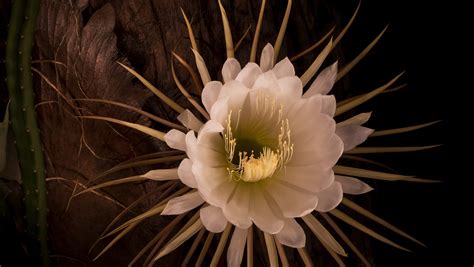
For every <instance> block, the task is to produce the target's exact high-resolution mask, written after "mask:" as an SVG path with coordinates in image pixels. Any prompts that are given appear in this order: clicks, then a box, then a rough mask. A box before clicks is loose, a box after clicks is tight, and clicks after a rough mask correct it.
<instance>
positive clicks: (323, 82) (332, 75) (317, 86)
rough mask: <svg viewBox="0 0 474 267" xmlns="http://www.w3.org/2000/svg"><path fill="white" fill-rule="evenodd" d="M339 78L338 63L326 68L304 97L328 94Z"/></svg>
mask: <svg viewBox="0 0 474 267" xmlns="http://www.w3.org/2000/svg"><path fill="white" fill-rule="evenodd" d="M336 77H337V61H336V62H335V63H334V64H332V65H331V66H329V67H327V68H325V69H324V70H323V71H322V72H321V73H320V74H319V75H318V77H316V79H315V80H314V82H313V83H312V84H311V86H310V87H309V89H308V91H306V93H304V95H303V97H305V98H306V97H311V96H313V95H317V94H321V95H326V94H328V93H329V92H330V91H331V89H332V87H333V86H334V83H335V82H336Z"/></svg>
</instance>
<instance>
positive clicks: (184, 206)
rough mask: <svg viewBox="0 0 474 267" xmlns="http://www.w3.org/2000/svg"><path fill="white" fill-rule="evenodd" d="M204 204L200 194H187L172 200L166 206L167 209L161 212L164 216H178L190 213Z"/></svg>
mask: <svg viewBox="0 0 474 267" xmlns="http://www.w3.org/2000/svg"><path fill="white" fill-rule="evenodd" d="M202 203H204V199H202V197H201V195H199V192H197V191H196V192H192V193H187V194H185V195H182V196H179V197H175V198H172V199H170V200H169V201H168V203H167V204H166V207H165V209H164V210H163V212H161V214H162V215H177V214H182V213H185V212H187V211H190V210H192V209H194V208H196V207H197V206H199V205H201V204H202Z"/></svg>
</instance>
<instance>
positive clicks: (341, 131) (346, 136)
mask: <svg viewBox="0 0 474 267" xmlns="http://www.w3.org/2000/svg"><path fill="white" fill-rule="evenodd" d="M373 132H374V130H373V129H370V128H367V127H363V126H359V125H353V124H352V125H344V126H342V127H336V134H337V136H339V137H340V138H341V140H342V142H343V143H344V151H349V150H351V149H353V148H354V147H356V146H358V145H360V144H362V143H364V142H365V140H367V137H369V135H371V134H372V133H373Z"/></svg>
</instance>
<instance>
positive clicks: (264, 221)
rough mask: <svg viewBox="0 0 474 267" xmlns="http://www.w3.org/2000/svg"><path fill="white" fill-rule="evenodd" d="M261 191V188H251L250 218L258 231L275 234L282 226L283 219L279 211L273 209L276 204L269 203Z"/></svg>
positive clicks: (275, 208)
mask: <svg viewBox="0 0 474 267" xmlns="http://www.w3.org/2000/svg"><path fill="white" fill-rule="evenodd" d="M262 191H263V190H261V188H257V187H255V186H254V187H253V188H252V192H251V193H250V196H251V200H250V201H251V205H250V218H251V219H252V221H253V222H254V223H255V225H257V227H258V228H260V230H262V231H264V232H267V233H269V234H276V233H278V232H280V231H281V229H282V228H283V226H284V222H283V218H282V217H281V214H280V211H279V210H278V209H277V207H275V205H276V204H275V205H273V203H269V201H267V199H266V197H265V196H264V194H265V192H262ZM270 201H271V200H270Z"/></svg>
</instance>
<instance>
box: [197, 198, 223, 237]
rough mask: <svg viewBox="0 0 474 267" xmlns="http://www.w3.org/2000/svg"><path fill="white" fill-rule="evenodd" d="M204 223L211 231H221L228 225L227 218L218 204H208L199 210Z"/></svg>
mask: <svg viewBox="0 0 474 267" xmlns="http://www.w3.org/2000/svg"><path fill="white" fill-rule="evenodd" d="M199 216H200V217H201V221H202V224H203V225H204V227H206V229H207V230H208V231H209V232H212V233H220V232H222V231H224V229H225V227H226V226H227V220H226V218H225V217H224V214H223V213H222V210H221V209H220V208H218V207H216V206H212V205H210V206H207V207H204V208H201V209H200V210H199Z"/></svg>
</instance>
